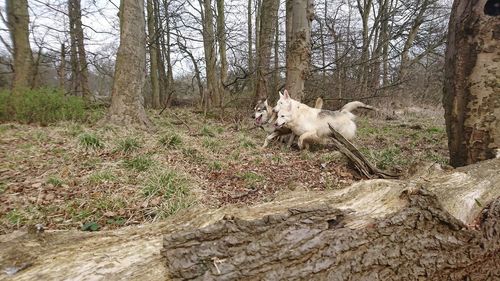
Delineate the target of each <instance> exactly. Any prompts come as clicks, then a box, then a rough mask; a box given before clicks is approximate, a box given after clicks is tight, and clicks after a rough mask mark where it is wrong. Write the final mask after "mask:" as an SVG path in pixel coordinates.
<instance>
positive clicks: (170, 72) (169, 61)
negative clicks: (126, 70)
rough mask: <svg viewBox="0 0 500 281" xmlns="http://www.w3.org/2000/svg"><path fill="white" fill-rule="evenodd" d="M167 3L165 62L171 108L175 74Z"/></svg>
mask: <svg viewBox="0 0 500 281" xmlns="http://www.w3.org/2000/svg"><path fill="white" fill-rule="evenodd" d="M164 3H165V13H166V14H165V17H166V18H167V19H166V20H165V36H164V38H165V43H164V44H163V46H164V47H163V48H164V53H165V61H166V63H167V72H166V73H167V79H166V86H167V88H166V93H167V101H166V103H167V106H170V105H171V104H172V100H173V98H174V93H175V91H174V72H173V69H172V58H171V52H172V49H171V48H170V18H169V14H168V13H169V12H168V10H169V8H168V7H169V6H168V1H164Z"/></svg>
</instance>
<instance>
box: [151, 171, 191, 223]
mask: <svg viewBox="0 0 500 281" xmlns="http://www.w3.org/2000/svg"><path fill="white" fill-rule="evenodd" d="M142 193H143V196H144V197H146V198H152V197H161V198H162V201H161V204H160V205H159V206H157V207H155V209H154V210H153V211H152V212H151V214H150V216H154V217H158V218H165V217H168V216H170V215H172V214H175V213H177V212H178V211H179V210H181V209H185V208H187V207H189V206H191V205H192V204H193V203H194V200H193V198H192V196H191V194H190V192H189V180H188V179H187V178H186V177H184V176H182V175H180V174H179V173H178V172H176V171H162V172H158V173H155V174H153V175H152V176H151V177H150V178H149V179H148V181H147V182H146V185H145V186H144V187H143V189H142Z"/></svg>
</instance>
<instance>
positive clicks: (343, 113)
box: [273, 90, 374, 149]
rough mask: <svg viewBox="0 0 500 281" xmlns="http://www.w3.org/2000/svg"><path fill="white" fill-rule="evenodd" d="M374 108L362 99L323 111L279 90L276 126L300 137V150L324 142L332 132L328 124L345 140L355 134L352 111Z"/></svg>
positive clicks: (275, 109)
mask: <svg viewBox="0 0 500 281" xmlns="http://www.w3.org/2000/svg"><path fill="white" fill-rule="evenodd" d="M359 107H361V108H366V109H372V110H373V109H374V108H373V107H371V106H369V105H366V104H364V103H362V102H359V101H354V102H350V103H348V104H346V105H345V106H344V107H342V109H341V110H340V111H330V110H321V109H317V108H312V107H309V106H307V105H305V104H303V103H300V102H299V101H296V100H294V99H292V98H291V97H290V95H289V94H288V91H286V90H285V92H284V94H281V93H280V99H279V101H278V103H277V105H276V107H275V108H274V109H273V110H274V111H275V112H278V118H277V119H276V122H275V126H276V127H278V128H280V127H283V126H284V127H287V128H290V129H291V130H292V132H293V133H294V134H296V135H297V136H299V140H298V145H299V148H300V149H303V148H304V145H305V146H307V147H308V146H309V143H310V142H323V140H324V139H325V138H327V137H328V136H330V135H331V131H330V127H329V126H328V125H329V124H330V125H331V126H332V127H333V128H334V129H335V130H336V131H338V132H339V133H340V134H342V135H343V136H344V137H345V138H346V139H352V138H354V136H355V135H356V123H354V119H355V117H356V116H355V115H354V114H352V113H351V111H352V110H354V109H356V108H359Z"/></svg>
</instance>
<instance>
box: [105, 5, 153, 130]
mask: <svg viewBox="0 0 500 281" xmlns="http://www.w3.org/2000/svg"><path fill="white" fill-rule="evenodd" d="M144 42H146V32H145V20H144V1H142V0H122V1H121V3H120V47H119V48H118V53H117V55H116V66H115V75H114V82H113V90H112V92H111V107H110V108H109V112H108V116H107V121H109V122H111V123H114V124H116V125H122V126H129V125H132V126H135V127H138V128H143V129H146V128H149V127H150V126H151V122H150V121H149V119H148V117H147V116H146V112H145V110H144V100H143V96H142V88H143V85H144V79H145V73H146V45H145V43H144Z"/></svg>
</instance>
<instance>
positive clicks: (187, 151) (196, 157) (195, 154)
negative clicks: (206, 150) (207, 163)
mask: <svg viewBox="0 0 500 281" xmlns="http://www.w3.org/2000/svg"><path fill="white" fill-rule="evenodd" d="M182 155H184V156H185V157H187V158H190V159H191V160H193V161H196V162H202V161H203V160H205V157H203V155H202V154H201V153H200V151H198V150H197V149H196V148H192V147H187V148H183V149H182Z"/></svg>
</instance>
